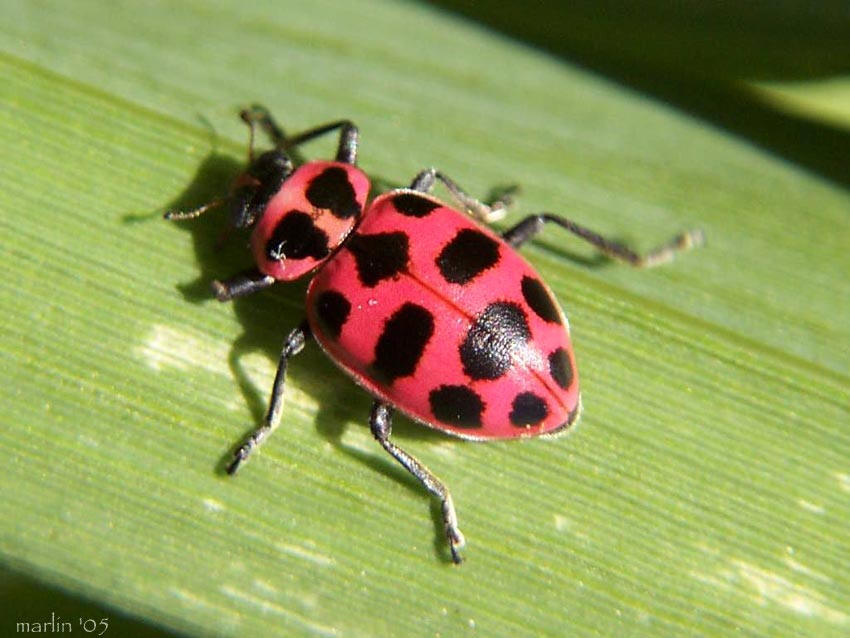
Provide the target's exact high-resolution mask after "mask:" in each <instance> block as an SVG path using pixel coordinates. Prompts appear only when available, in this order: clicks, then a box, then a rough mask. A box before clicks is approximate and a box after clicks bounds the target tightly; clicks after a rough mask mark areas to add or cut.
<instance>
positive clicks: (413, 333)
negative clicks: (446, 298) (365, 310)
mask: <svg viewBox="0 0 850 638" xmlns="http://www.w3.org/2000/svg"><path fill="white" fill-rule="evenodd" d="M433 334H434V316H433V315H432V314H431V313H430V311H428V310H427V309H425V308H423V307H422V306H417V305H416V304H414V303H409V302H408V303H406V304H404V305H403V306H402V307H401V308H399V309H398V310H396V311H395V312H394V313H393V315H392V316H391V317H390V318H389V319H387V322H386V323H385V324H384V330H383V332H381V336H380V337H379V338H378V343H377V344H375V361H374V362H373V363H372V368H373V369H374V370H375V372H376V373H377V375H378V376H379V377H380V378H381V379H382V380H386V382H387V383H392V382H393V381H395V380H396V379H398V378H399V377H407V376H410V375H411V374H413V373H414V372H415V371H416V366H417V365H418V364H419V360H420V359H421V358H422V353H423V351H424V350H425V346H426V345H428V341H430V340H431V337H432V336H433Z"/></svg>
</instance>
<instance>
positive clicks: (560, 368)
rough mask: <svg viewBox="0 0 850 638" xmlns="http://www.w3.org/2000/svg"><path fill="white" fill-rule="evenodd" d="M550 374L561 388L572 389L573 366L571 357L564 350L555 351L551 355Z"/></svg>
mask: <svg viewBox="0 0 850 638" xmlns="http://www.w3.org/2000/svg"><path fill="white" fill-rule="evenodd" d="M549 374H551V375H552V378H553V379H554V380H555V383H557V384H558V385H559V386H561V387H562V388H564V389H567V388H569V387H570V384H571V383H572V382H573V366H572V364H571V363H570V355H568V354H567V351H566V350H564V349H563V348H558V349H557V350H553V351H552V352H551V353H550V354H549Z"/></svg>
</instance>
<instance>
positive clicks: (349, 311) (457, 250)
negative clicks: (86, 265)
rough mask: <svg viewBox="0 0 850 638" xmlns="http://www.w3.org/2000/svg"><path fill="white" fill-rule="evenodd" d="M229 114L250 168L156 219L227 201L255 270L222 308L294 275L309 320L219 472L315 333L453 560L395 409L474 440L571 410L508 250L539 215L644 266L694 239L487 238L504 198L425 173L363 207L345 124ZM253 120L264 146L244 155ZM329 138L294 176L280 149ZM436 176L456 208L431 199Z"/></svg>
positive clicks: (551, 329)
mask: <svg viewBox="0 0 850 638" xmlns="http://www.w3.org/2000/svg"><path fill="white" fill-rule="evenodd" d="M242 119H243V120H244V121H245V122H246V123H247V124H248V125H249V127H250V130H251V143H250V145H249V162H248V167H247V169H246V171H245V172H244V173H243V174H242V175H241V176H240V177H239V178H237V180H236V182H235V183H234V185H233V187H232V189H231V192H230V194H229V195H228V196H227V197H226V198H222V199H219V200H215V201H213V202H210V203H209V204H207V205H205V206H202V207H200V208H198V209H195V210H193V211H189V212H181V213H167V214H166V218H168V219H190V218H194V217H197V216H198V215H200V214H201V213H203V212H204V211H206V210H208V209H209V208H211V207H213V206H216V205H219V204H222V203H227V204H228V205H229V207H230V209H231V212H232V225H233V226H234V227H236V228H251V229H252V234H251V249H252V252H253V256H254V260H255V262H256V268H253V269H252V270H250V271H248V272H245V273H242V274H239V275H237V276H235V277H232V278H230V279H228V280H226V281H215V282H214V283H213V290H214V292H215V295H216V297H217V298H218V299H219V300H220V301H227V300H230V299H233V298H234V297H238V296H242V295H247V294H250V293H253V292H257V291H259V290H263V289H264V288H267V287H269V286H271V285H272V284H273V283H275V282H276V281H291V280H294V279H296V278H298V277H301V276H302V275H305V274H307V273H313V279H312V282H311V283H310V286H309V289H308V292H307V303H306V315H307V318H306V321H304V322H303V323H302V324H301V325H300V326H298V327H297V328H295V329H294V330H293V331H292V332H290V333H289V336H287V338H286V341H285V343H284V345H283V350H282V352H281V355H280V363H279V364H278V369H277V375H276V376H275V380H274V384H273V387H272V393H271V400H270V403H269V408H268V412H267V414H266V417H265V419H264V422H263V424H262V425H261V426H260V427H258V428H257V429H256V430H255V431H254V432H253V433H252V434H251V435H250V436H248V437H247V439H246V440H245V441H244V443H243V444H242V445H241V446H240V447H239V448H238V449H237V451H236V452H235V454H234V458H233V460H232V462H231V463H230V465H229V466H228V468H227V471H228V473H230V474H233V473H235V472H236V471H237V469H238V468H239V466H240V465H241V464H242V463H243V462H244V461H245V460H246V459H247V458H248V456H249V455H250V453H251V451H252V450H253V449H254V448H256V447H257V446H258V445H260V443H262V442H263V441H264V440H265V439H266V438H267V437H268V436H269V435H270V434H271V433H272V432H273V431H274V430H275V428H277V426H278V424H279V423H280V416H281V411H282V408H283V388H284V379H285V376H286V369H287V365H288V363H289V360H290V358H292V357H293V356H294V355H296V354H298V353H299V352H300V351H301V350H302V348H303V347H304V345H305V344H306V343H307V341H308V340H310V339H311V338H313V339H315V340H316V341H317V342H318V344H319V345H320V346H321V347H322V349H323V350H324V351H325V352H326V353H327V354H328V356H330V358H331V359H332V360H333V361H334V362H335V363H336V364H337V365H338V366H339V367H340V368H342V369H343V370H344V371H345V372H347V373H348V374H349V375H351V377H352V378H353V379H354V381H355V382H356V383H357V384H359V385H360V386H362V387H363V388H364V389H365V390H367V391H368V392H369V393H370V394H371V395H372V396H373V397H374V398H375V402H374V404H373V407H372V413H371V417H370V419H369V423H370V426H371V430H372V434H373V435H374V437H375V438H376V439H377V441H378V442H379V443H380V444H381V446H382V447H383V448H384V449H385V450H386V451H387V452H388V453H389V454H390V455H391V456H392V457H393V458H394V459H396V460H397V461H398V462H399V463H401V465H402V466H404V467H405V469H407V470H408V471H409V472H410V473H411V474H412V475H413V476H415V477H416V478H417V479H418V480H419V481H420V482H421V483H422V485H423V486H424V487H425V488H426V489H427V490H428V491H429V492H431V494H433V495H434V496H436V497H437V498H438V499H440V502H441V505H442V513H443V521H444V524H445V533H446V537H447V539H448V544H449V549H450V551H451V557H452V560H453V561H454V562H455V563H459V562H461V556H460V554H459V549H460V548H461V547H462V546H463V544H464V539H463V535H462V534H461V532H460V529H459V528H458V522H457V515H456V513H455V508H454V505H453V503H452V497H451V495H450V493H449V490H448V488H447V487H446V486H445V485H444V484H443V482H442V481H441V480H440V479H438V478H437V477H436V476H435V475H434V474H433V473H432V472H431V471H430V470H429V469H428V468H427V467H425V466H424V465H423V464H422V463H420V462H419V461H418V460H417V459H416V458H414V457H413V456H411V455H410V454H408V453H407V452H405V451H404V450H402V449H401V448H399V447H398V446H397V445H395V443H393V442H392V441H390V432H391V428H392V416H393V412H394V410H396V409H398V410H399V411H401V412H403V413H404V414H406V415H407V416H409V417H410V418H412V419H414V420H416V421H419V422H421V423H423V424H425V425H428V426H430V427H432V428H436V429H437V430H441V431H443V432H446V433H448V434H452V435H454V436H458V437H461V438H464V439H471V440H477V441H484V440H489V439H509V438H516V437H528V436H537V435H552V434H558V433H562V432H564V431H566V430H567V428H569V426H570V425H572V424H573V423H575V422H576V420H577V418H578V415H579V409H580V405H581V404H580V400H579V388H578V374H577V372H576V362H575V356H574V354H573V349H572V346H571V344H570V337H569V326H568V324H567V319H566V317H565V316H564V313H563V312H562V310H561V308H560V307H559V305H558V302H557V301H556V300H555V298H554V296H553V294H552V291H551V290H549V288H548V287H547V286H546V284H545V283H544V282H543V280H542V279H541V278H540V276H539V275H538V274H537V272H536V271H535V270H534V268H532V267H531V265H529V263H528V262H527V261H525V259H523V258H522V257H521V256H520V255H519V253H517V251H516V249H517V248H519V247H520V246H521V245H522V244H524V243H525V242H526V241H528V240H529V239H531V238H532V237H533V236H534V235H536V234H537V233H538V232H540V231H541V230H542V229H543V227H544V226H545V225H546V224H547V223H550V222H551V223H553V224H555V225H556V226H560V227H561V228H563V229H565V230H567V231H569V232H571V233H573V234H575V235H577V236H579V237H581V238H582V239H584V240H585V241H587V242H589V243H591V244H592V245H594V246H595V247H596V248H598V249H599V250H600V251H601V252H602V253H604V254H605V255H608V256H610V257H614V258H616V259H620V260H622V261H625V262H626V263H628V264H631V265H632V266H637V267H648V266H655V265H657V264H661V263H664V262H667V261H670V260H671V259H672V257H673V255H674V253H675V252H676V251H679V250H683V249H687V248H690V247H692V246H694V245H697V244H699V243H701V242H702V234H701V233H700V232H698V231H696V232H690V233H683V234H680V235H678V236H676V237H675V238H673V240H672V241H670V242H669V243H667V244H665V245H663V246H661V247H659V248H658V249H656V250H654V251H652V252H651V253H649V254H647V255H646V256H640V255H638V254H636V253H635V252H633V251H632V250H630V249H629V248H627V247H625V246H623V245H622V244H619V243H617V242H614V241H610V240H608V239H606V238H604V237H602V236H600V235H598V234H596V233H594V232H592V231H590V230H588V229H586V228H584V227H582V226H579V225H578V224H576V223H575V222H573V221H570V220H568V219H565V218H563V217H560V216H558V215H552V214H549V213H540V214H537V215H532V216H529V217H526V218H525V219H523V220H522V221H520V222H519V223H518V224H516V225H515V226H513V227H512V228H509V229H508V230H507V231H505V232H504V233H502V234H501V235H499V234H496V233H494V232H493V231H491V230H489V229H488V228H486V227H484V226H482V225H479V224H478V223H476V221H477V222H486V221H492V220H493V219H494V218H496V217H497V216H498V215H499V214H500V213H501V212H503V209H504V206H505V202H503V201H497V202H496V203H495V204H493V205H486V204H484V203H482V202H480V201H478V200H476V199H474V198H473V197H471V196H469V195H467V194H466V193H465V192H464V191H462V190H461V189H460V188H459V187H458V186H457V184H455V182H454V181H452V180H451V179H449V178H448V177H446V176H445V175H443V174H442V173H440V172H439V171H437V170H435V169H433V168H432V169H427V170H424V171H422V172H421V173H419V174H418V175H417V176H416V177H415V178H414V179H413V182H412V183H411V185H410V187H409V188H402V189H396V190H391V191H389V192H386V193H384V194H382V195H379V196H378V197H377V198H375V199H374V200H373V201H372V202H371V203H369V204H368V205H367V196H368V193H369V188H370V182H369V178H368V177H366V175H365V174H364V173H363V172H362V171H360V170H359V169H358V168H357V167H356V159H357V147H358V130H357V128H356V127H355V126H354V124H352V123H351V122H350V121H348V120H341V121H338V122H332V123H330V124H326V125H324V126H320V127H317V128H314V129H311V130H308V131H305V132H303V133H301V134H299V135H296V136H293V137H287V136H285V135H284V133H283V131H282V130H281V129H280V127H279V126H278V125H277V124H276V123H275V121H274V120H273V119H272V117H271V116H270V115H269V113H268V111H266V109H264V108H262V107H259V106H253V107H251V108H250V109H246V110H244V111H243V112H242ZM256 126H260V127H261V128H262V129H263V130H264V131H265V132H266V133H267V134H268V136H269V137H270V139H271V141H272V142H273V143H274V146H275V149H274V150H271V151H267V152H264V153H262V154H260V155H259V156H257V157H254V153H253V145H254V129H255V127H256ZM335 130H339V131H340V140H339V147H338V150H337V154H336V159H335V160H334V161H331V162H328V161H312V162H307V163H305V164H303V165H301V166H300V167H298V168H294V166H293V162H292V160H291V159H290V157H289V156H288V155H287V153H286V151H287V150H289V149H292V148H294V147H296V146H298V145H300V144H302V143H304V142H307V141H309V140H312V139H314V138H316V137H318V136H320V135H323V134H325V133H329V132H331V131H335ZM436 181H440V182H442V183H443V185H444V186H445V187H446V188H447V189H448V191H449V192H450V193H451V195H452V196H453V197H454V199H455V200H456V201H457V203H458V204H459V205H460V206H461V207H462V208H463V209H465V212H461V211H459V210H456V209H455V208H452V207H450V206H447V205H446V204H444V203H442V202H441V201H439V200H438V199H436V198H435V197H433V196H432V195H430V191H431V189H432V187H433V186H434V184H435V183H436Z"/></svg>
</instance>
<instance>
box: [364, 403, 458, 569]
mask: <svg viewBox="0 0 850 638" xmlns="http://www.w3.org/2000/svg"><path fill="white" fill-rule="evenodd" d="M392 421H393V408H392V407H391V406H390V405H389V404H387V403H383V402H382V401H375V403H374V404H373V405H372V414H371V416H370V417H369V427H371V429H372V435H373V436H374V437H375V438H376V439H377V441H378V443H380V444H381V447H383V448H384V449H385V450H386V451H387V452H389V454H390V456H392V457H393V458H394V459H395V460H396V461H398V462H399V463H401V465H402V466H403V467H404V469H406V470H407V471H408V472H410V473H411V474H413V476H415V477H416V478H417V479H418V480H419V482H420V483H422V485H424V486H425V489H427V490H428V491H429V492H431V494H433V495H434V496H436V497H437V498H439V499H440V504H441V506H442V510H443V524H444V526H445V530H446V538H447V539H448V541H449V549H450V550H451V553H452V561H454V562H455V563H460V562H461V561H462V560H463V558H461V555H460V553H459V550H460V548H461V547H463V546H464V544H465V542H466V541H465V540H464V538H463V534H461V533H460V529H458V525H457V513H456V512H455V506H454V503H453V502H452V496H451V494H450V493H449V489H448V488H447V487H446V486H445V485H444V484H443V482H442V481H440V479H438V478H437V477H436V476H434V474H433V473H432V472H431V470H429V469H428V468H427V467H425V466H424V465H423V464H422V463H421V462H420V461H419V460H418V459H416V458H415V457H413V456H411V455H410V454H408V453H407V452H405V451H404V450H402V449H401V448H399V447H398V446H396V445H395V444H394V443H393V442H392V441H390V433H391V432H392Z"/></svg>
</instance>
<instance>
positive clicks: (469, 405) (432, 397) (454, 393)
mask: <svg viewBox="0 0 850 638" xmlns="http://www.w3.org/2000/svg"><path fill="white" fill-rule="evenodd" d="M428 402H429V403H430V404H431V412H432V413H433V414H434V417H435V418H436V419H437V420H438V421H442V422H444V423H447V424H449V425H453V426H455V427H459V428H480V427H481V413H482V412H483V411H484V402H483V401H482V400H481V397H480V396H478V393H477V392H475V391H474V390H472V389H470V388H467V387H466V386H463V385H441V386H440V387H439V388H435V389H434V390H431V393H430V394H429V395H428Z"/></svg>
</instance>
